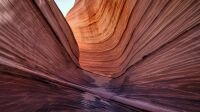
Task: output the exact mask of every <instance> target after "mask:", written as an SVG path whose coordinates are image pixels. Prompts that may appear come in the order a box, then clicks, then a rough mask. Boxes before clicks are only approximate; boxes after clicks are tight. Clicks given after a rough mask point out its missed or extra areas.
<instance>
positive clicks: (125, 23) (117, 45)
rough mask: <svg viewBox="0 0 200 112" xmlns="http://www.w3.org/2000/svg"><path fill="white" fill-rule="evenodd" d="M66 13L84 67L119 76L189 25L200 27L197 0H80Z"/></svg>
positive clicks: (192, 28)
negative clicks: (199, 25)
mask: <svg viewBox="0 0 200 112" xmlns="http://www.w3.org/2000/svg"><path fill="white" fill-rule="evenodd" d="M66 19H67V21H68V22H69V25H70V27H71V28H72V31H73V33H74V36H75V38H76V40H77V42H78V45H79V50H80V57H79V59H80V65H81V67H82V68H84V69H86V70H88V71H91V72H93V73H97V74H101V75H106V76H111V77H116V76H120V75H121V74H123V73H124V72H125V71H126V70H127V68H129V67H130V66H132V65H135V64H136V63H138V62H141V61H142V60H143V58H145V57H148V56H150V55H151V56H153V55H154V54H155V53H156V52H158V51H160V50H161V48H163V47H164V46H166V45H169V44H171V42H172V41H174V42H175V40H176V39H178V38H181V37H180V36H181V35H184V34H185V33H186V32H187V31H188V30H192V32H195V31H197V30H194V27H195V26H196V25H198V24H199V1H194V0H189V1H186V0H184V1H181V0H172V1H170V0H77V1H76V4H75V6H74V8H72V10H71V11H70V12H69V14H68V15H67V16H66ZM186 38H187V39H191V37H189V35H188V36H187V37H186ZM175 44H176V43H175ZM174 50H175V49H174ZM176 50H177V49H176ZM178 52H179V51H173V53H174V54H176V53H178ZM166 53H167V52H166ZM167 54H169V53H167ZM170 56H172V55H170ZM176 58H177V59H180V58H181V57H180V56H178V55H176V57H174V56H173V59H176ZM157 60H159V58H158V59H157ZM163 64H164V63H163ZM157 66H160V65H159V64H158V65H157Z"/></svg>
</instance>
